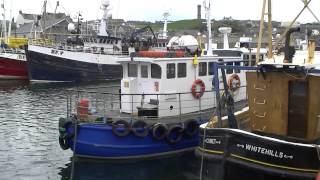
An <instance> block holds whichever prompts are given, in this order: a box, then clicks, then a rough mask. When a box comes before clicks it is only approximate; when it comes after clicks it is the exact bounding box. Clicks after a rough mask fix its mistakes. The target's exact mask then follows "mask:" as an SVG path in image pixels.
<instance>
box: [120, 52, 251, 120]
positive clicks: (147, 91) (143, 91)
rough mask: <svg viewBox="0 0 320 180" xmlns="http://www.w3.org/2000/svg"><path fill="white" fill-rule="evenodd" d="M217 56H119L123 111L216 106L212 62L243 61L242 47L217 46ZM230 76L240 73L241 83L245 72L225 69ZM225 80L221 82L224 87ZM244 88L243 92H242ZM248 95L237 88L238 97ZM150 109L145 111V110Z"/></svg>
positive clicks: (164, 112)
mask: <svg viewBox="0 0 320 180" xmlns="http://www.w3.org/2000/svg"><path fill="white" fill-rule="evenodd" d="M214 54H215V55H214V56H200V57H198V58H195V57H192V56H191V57H173V58H164V57H162V58H151V57H132V58H128V57H119V58H118V62H119V63H120V64H121V65H122V66H123V79H122V80H121V112H122V113H133V114H136V113H138V115H142V116H143V115H147V116H155V117H164V116H176V115H181V114H186V113H192V112H199V111H202V110H206V109H210V108H213V107H215V104H216V102H215V93H214V92H213V90H214V87H213V85H212V81H213V62H217V61H218V60H221V59H223V61H224V62H225V63H227V64H228V65H244V62H243V56H242V53H241V51H237V50H215V53H214ZM226 72H227V78H230V77H231V76H232V75H233V74H237V75H238V77H239V79H238V81H239V82H236V84H237V85H238V86H240V81H243V82H242V83H243V84H241V86H242V85H245V74H244V73H243V72H241V73H240V71H236V70H226ZM222 85H223V84H222V83H221V87H223V86H222ZM243 91H244V92H243ZM245 97H246V95H245V90H242V89H241V88H238V90H237V92H235V100H236V101H239V100H241V99H244V98H245ZM146 109H147V110H149V111H150V112H149V113H143V110H146Z"/></svg>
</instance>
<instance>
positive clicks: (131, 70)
mask: <svg viewBox="0 0 320 180" xmlns="http://www.w3.org/2000/svg"><path fill="white" fill-rule="evenodd" d="M137 76H138V66H137V64H128V77H137Z"/></svg>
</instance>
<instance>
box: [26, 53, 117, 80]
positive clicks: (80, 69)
mask: <svg viewBox="0 0 320 180" xmlns="http://www.w3.org/2000/svg"><path fill="white" fill-rule="evenodd" d="M26 56H27V67H28V72H29V78H30V80H32V81H69V82H76V81H77V82H79V81H99V80H119V79H121V78H122V66H121V65H120V64H119V65H112V64H96V63H88V62H82V61H75V60H70V59H65V58H60V57H56V56H51V55H48V54H44V53H39V52H35V51H30V50H27V51H26Z"/></svg>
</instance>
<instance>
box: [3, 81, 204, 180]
mask: <svg viewBox="0 0 320 180" xmlns="http://www.w3.org/2000/svg"><path fill="white" fill-rule="evenodd" d="M118 84H119V82H108V83H99V84H89V85H87V84H73V83H50V84H29V83H28V81H7V82H4V81H2V82H0V137H1V138H0V154H1V156H0V174H1V176H0V179H32V180H34V179H36V180H37V179H39V180H42V179H70V177H71V170H72V169H73V172H74V174H73V175H74V177H75V178H74V179H119V180H122V179H139V180H144V179H159V180H160V179H172V180H176V179H178V180H180V179H197V176H198V174H199V170H198V169H199V168H198V167H199V166H198V161H197V160H196V158H195V157H194V155H193V153H191V154H187V155H184V156H179V157H174V158H162V159H156V160H148V161H138V162H121V163H115V162H106V161H92V160H76V161H75V163H74V166H72V163H71V162H72V161H71V160H70V158H71V157H72V152H71V151H70V150H66V151H63V150H61V149H60V147H59V143H58V119H59V118H60V117H65V116H66V105H67V104H66V101H67V100H66V94H67V90H68V89H70V88H71V89H75V88H84V89H86V88H91V87H100V86H101V87H102V86H115V85H118Z"/></svg>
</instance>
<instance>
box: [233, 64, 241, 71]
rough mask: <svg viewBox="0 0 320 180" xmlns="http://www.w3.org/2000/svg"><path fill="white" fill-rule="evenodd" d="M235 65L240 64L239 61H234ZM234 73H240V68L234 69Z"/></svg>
mask: <svg viewBox="0 0 320 180" xmlns="http://www.w3.org/2000/svg"><path fill="white" fill-rule="evenodd" d="M234 65H235V66H240V62H234ZM234 73H240V69H234Z"/></svg>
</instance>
